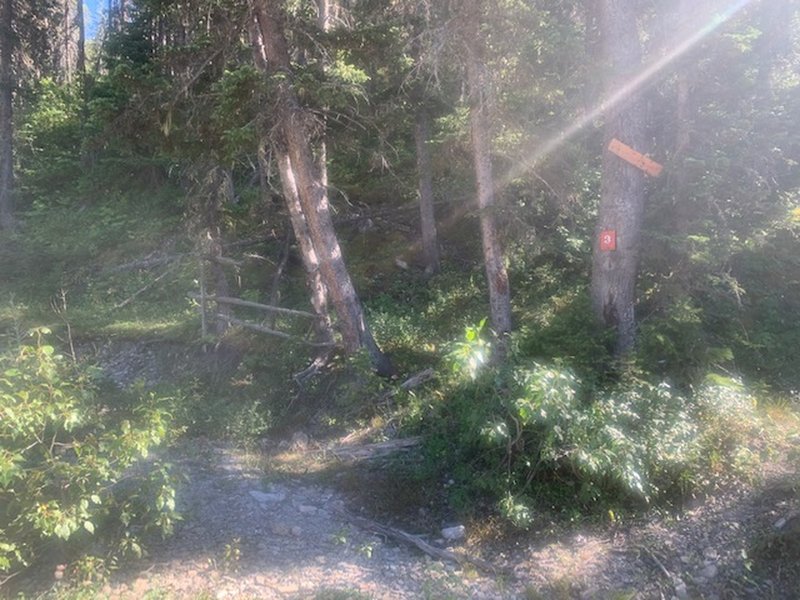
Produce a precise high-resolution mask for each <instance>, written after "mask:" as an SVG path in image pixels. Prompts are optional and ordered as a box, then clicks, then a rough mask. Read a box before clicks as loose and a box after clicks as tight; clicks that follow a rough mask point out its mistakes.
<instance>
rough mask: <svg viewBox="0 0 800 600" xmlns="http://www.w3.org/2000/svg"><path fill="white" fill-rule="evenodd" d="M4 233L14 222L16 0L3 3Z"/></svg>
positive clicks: (0, 133) (0, 169)
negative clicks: (14, 26)
mask: <svg viewBox="0 0 800 600" xmlns="http://www.w3.org/2000/svg"><path fill="white" fill-rule="evenodd" d="M0 3H1V4H0V15H2V19H1V20H0V229H3V230H5V231H10V230H13V229H14V228H15V226H16V220H15V218H14V200H13V196H14V67H13V54H14V30H13V27H12V23H13V22H14V0H0Z"/></svg>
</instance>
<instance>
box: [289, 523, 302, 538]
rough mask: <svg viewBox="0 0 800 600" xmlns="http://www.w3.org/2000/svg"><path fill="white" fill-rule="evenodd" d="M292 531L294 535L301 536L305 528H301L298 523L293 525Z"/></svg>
mask: <svg viewBox="0 0 800 600" xmlns="http://www.w3.org/2000/svg"><path fill="white" fill-rule="evenodd" d="M291 531H292V535H293V536H294V537H300V536H301V535H302V534H303V530H302V529H300V527H298V526H297V525H295V526H294V527H292V529H291Z"/></svg>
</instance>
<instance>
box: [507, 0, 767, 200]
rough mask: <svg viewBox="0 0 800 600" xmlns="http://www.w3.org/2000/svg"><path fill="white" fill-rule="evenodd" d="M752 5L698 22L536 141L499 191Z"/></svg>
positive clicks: (742, 2)
mask: <svg viewBox="0 0 800 600" xmlns="http://www.w3.org/2000/svg"><path fill="white" fill-rule="evenodd" d="M751 2H752V0H736V1H735V2H731V3H730V4H729V5H728V6H725V7H724V9H723V10H717V11H716V12H714V13H712V14H711V15H709V16H707V17H703V18H698V23H699V26H698V27H696V28H694V29H693V30H692V31H690V32H689V33H688V34H684V35H683V36H681V35H678V36H676V39H675V41H674V42H673V43H672V44H670V50H669V51H668V52H666V53H665V54H664V55H663V56H661V57H659V58H657V59H655V60H653V61H652V62H650V63H649V64H647V65H643V67H642V69H641V70H640V71H639V73H637V74H636V76H635V77H633V78H632V79H631V80H630V81H629V82H628V83H627V84H626V85H624V86H622V87H620V88H619V89H618V90H617V91H616V92H614V93H613V94H611V95H609V96H607V97H604V98H601V99H600V101H599V102H598V103H597V104H595V105H594V106H593V107H592V108H591V109H590V110H587V111H586V112H585V113H584V114H583V115H581V116H580V117H578V118H577V119H576V120H575V121H573V122H572V123H571V124H570V125H569V126H567V127H565V128H564V129H562V131H560V132H559V133H557V134H556V135H554V136H552V137H550V138H547V139H545V140H543V141H537V142H536V144H535V148H532V149H531V150H530V152H527V153H524V154H525V155H524V156H523V158H522V159H521V160H520V161H519V162H517V163H516V164H515V165H514V166H513V167H511V169H509V171H508V172H507V173H506V174H505V176H504V177H503V178H502V179H501V180H500V181H499V182H498V187H499V188H500V189H502V188H504V187H506V186H507V185H508V184H510V183H511V182H512V181H514V180H515V179H516V178H517V177H520V176H521V175H522V174H524V173H525V172H527V171H529V170H530V169H532V168H534V167H535V166H536V165H537V164H538V163H539V161H541V160H542V159H545V158H547V157H548V156H550V155H551V154H552V153H553V152H554V151H556V150H557V149H558V148H560V147H561V146H563V145H564V144H565V143H566V142H568V141H569V140H571V139H572V138H573V137H575V136H576V135H577V134H579V133H580V132H581V131H583V130H584V129H585V128H586V127H588V126H589V125H591V124H592V123H594V122H595V121H596V120H597V119H598V118H600V117H602V116H603V115H604V114H605V113H606V112H607V111H608V110H609V109H611V108H613V107H615V106H616V105H618V104H619V103H621V102H623V101H625V100H626V99H627V98H629V97H630V96H631V95H632V94H635V93H636V92H638V91H640V90H641V89H642V88H644V86H646V85H647V84H648V83H650V82H651V81H653V80H654V79H655V77H656V76H657V75H658V74H660V73H661V72H662V71H664V70H665V69H666V68H667V67H668V66H669V65H671V64H672V63H674V62H675V61H677V60H678V59H679V58H681V57H682V56H683V55H685V54H686V53H687V52H689V50H691V49H692V48H694V47H695V46H697V44H699V43H700V42H701V41H702V40H703V39H705V38H706V37H707V36H709V35H710V34H711V33H713V32H714V31H716V30H717V29H719V27H720V26H722V25H723V24H725V23H727V22H728V21H730V20H731V19H732V18H733V17H734V16H736V15H737V14H738V13H739V12H741V10H742V9H744V8H745V7H746V6H747V5H748V4H750V3H751Z"/></svg>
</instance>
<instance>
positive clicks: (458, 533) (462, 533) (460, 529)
mask: <svg viewBox="0 0 800 600" xmlns="http://www.w3.org/2000/svg"><path fill="white" fill-rule="evenodd" d="M466 535H467V530H466V528H465V527H464V526H463V525H454V526H453V527H445V528H444V529H442V537H443V538H444V539H446V540H449V541H451V542H452V541H455V540H460V539H463V538H465V537H466Z"/></svg>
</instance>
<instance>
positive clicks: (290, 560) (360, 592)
mask: <svg viewBox="0 0 800 600" xmlns="http://www.w3.org/2000/svg"><path fill="white" fill-rule="evenodd" d="M175 464H176V465H177V466H178V468H179V469H181V470H182V471H183V473H184V474H185V475H186V476H187V483H186V484H185V486H184V487H183V488H182V489H181V490H180V494H179V500H178V501H179V507H180V510H181V512H182V513H183V515H184V521H183V522H182V523H181V524H180V525H179V526H178V527H177V529H176V534H175V536H173V537H172V538H170V539H168V540H166V541H165V542H163V543H161V544H160V545H158V546H154V547H151V548H150V549H149V550H150V556H149V559H147V564H144V565H139V568H138V570H137V571H129V572H127V573H120V574H117V575H116V576H115V579H114V581H113V582H112V583H111V584H109V585H108V586H106V588H105V589H104V590H103V592H102V596H104V597H108V598H135V599H139V598H144V597H148V598H152V599H155V598H176V599H182V598H193V599H203V600H205V599H209V600H210V599H212V598H213V599H217V598H219V599H226V598H230V599H239V598H276V599H282V598H287V599H301V598H302V599H305V598H309V599H319V600H331V599H337V600H338V599H350V598H353V599H355V598H375V599H383V598H385V599H406V598H408V599H411V598H414V599H416V598H476V599H479V598H491V599H495V598H497V599H502V598H529V599H535V598H543V599H549V598H556V599H566V598H586V599H588V598H592V599H593V598H603V599H609V600H611V599H624V598H625V599H633V598H666V599H671V598H677V599H679V600H684V599H688V598H705V599H709V600H712V599H720V600H722V599H728V598H753V599H761V598H775V599H784V598H785V599H790V598H793V599H796V598H800V590H798V589H797V588H796V587H795V586H796V585H797V579H796V578H795V579H794V580H793V579H792V578H791V577H790V578H789V579H788V580H787V579H786V577H785V574H784V575H783V576H782V575H781V569H785V565H784V564H783V563H781V562H780V559H779V560H778V562H777V563H775V565H773V567H774V568H773V569H772V571H769V569H768V570H767V571H763V570H762V571H758V569H754V565H753V557H752V556H750V553H752V548H753V547H754V543H756V541H757V540H758V539H760V538H759V536H761V537H763V536H765V535H767V536H769V535H770V534H775V533H776V532H778V530H779V529H781V528H783V527H787V523H789V522H792V519H793V518H794V517H793V515H795V514H797V509H798V502H797V493H796V487H795V483H796V481H797V480H796V478H795V477H794V474H793V473H792V472H789V471H787V470H786V468H783V469H778V470H776V471H775V472H773V473H771V474H768V475H767V476H766V478H765V481H764V485H763V486H760V487H758V488H757V489H756V490H755V491H747V490H745V489H738V490H730V491H729V492H728V493H726V494H722V495H720V496H717V497H716V498H714V499H709V500H708V501H706V502H705V503H703V504H702V505H700V506H697V507H696V508H694V509H693V510H689V511H686V512H684V513H683V514H681V515H680V516H672V517H669V516H662V517H653V518H649V519H647V520H642V522H641V523H638V524H633V525H628V526H627V527H626V528H622V527H619V526H605V527H599V526H597V527H595V529H594V530H591V529H590V530H587V529H585V528H584V529H582V530H578V529H569V528H560V529H559V533H558V535H557V536H552V535H551V536H549V539H545V538H544V537H543V536H542V535H536V534H532V535H531V536H529V537H528V538H516V541H513V542H509V541H506V542H494V543H487V542H484V543H482V544H480V543H479V544H477V545H476V544H474V543H469V544H467V545H466V548H468V551H469V552H470V553H473V554H475V555H476V556H477V555H480V556H481V557H482V558H483V559H485V560H488V561H490V562H492V563H493V564H496V565H498V566H499V567H502V568H504V569H508V571H509V572H511V573H512V575H511V576H508V575H502V576H490V575H485V574H481V573H478V572H477V571H476V570H475V569H473V568H471V567H469V566H466V567H463V568H462V567H461V566H459V565H457V564H451V563H446V562H441V561H438V560H434V559H432V558H430V557H428V556H427V555H424V554H422V553H421V552H419V551H418V550H416V549H414V548H411V547H408V546H403V545H398V544H397V543H396V542H395V541H393V540H390V539H384V538H382V537H379V536H376V535H373V534H371V533H370V532H369V531H366V530H363V529H360V528H359V527H357V526H355V525H353V524H352V523H351V522H350V521H348V520H347V517H346V516H345V514H344V513H343V512H342V511H343V510H344V509H347V510H349V511H353V512H356V511H358V510H359V507H358V506H353V505H352V502H353V501H352V497H350V500H348V498H347V497H346V496H344V495H343V494H341V493H340V492H338V491H336V490H335V489H333V488H331V487H325V486H322V485H319V484H315V483H313V482H314V481H315V478H313V477H311V476H307V477H306V476H302V475H300V476H296V477H292V476H286V475H277V474H274V473H271V472H270V471H269V470H268V469H267V470H265V469H264V468H263V463H260V461H259V460H258V459H257V458H256V457H253V456H252V455H251V456H249V457H248V456H247V455H243V454H241V453H237V452H235V451H232V450H229V449H225V448H221V447H218V446H207V447H204V448H202V449H198V448H196V449H195V451H193V452H192V453H191V455H189V454H187V453H186V452H185V451H184V452H183V453H182V455H181V456H180V457H179V458H178V459H177V460H176V461H175ZM793 482H794V483H793ZM781 520H784V521H785V522H784V523H781ZM776 524H777V525H778V526H779V527H776ZM468 528H469V526H468ZM427 533H429V534H430V536H428V537H425V539H426V540H427V541H428V542H431V543H437V540H436V539H435V538H436V536H438V535H439V532H436V531H433V532H427ZM468 536H469V531H468ZM773 537H774V536H773ZM770 539H771V538H770ZM438 542H439V543H441V541H438ZM768 566H769V565H768Z"/></svg>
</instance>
